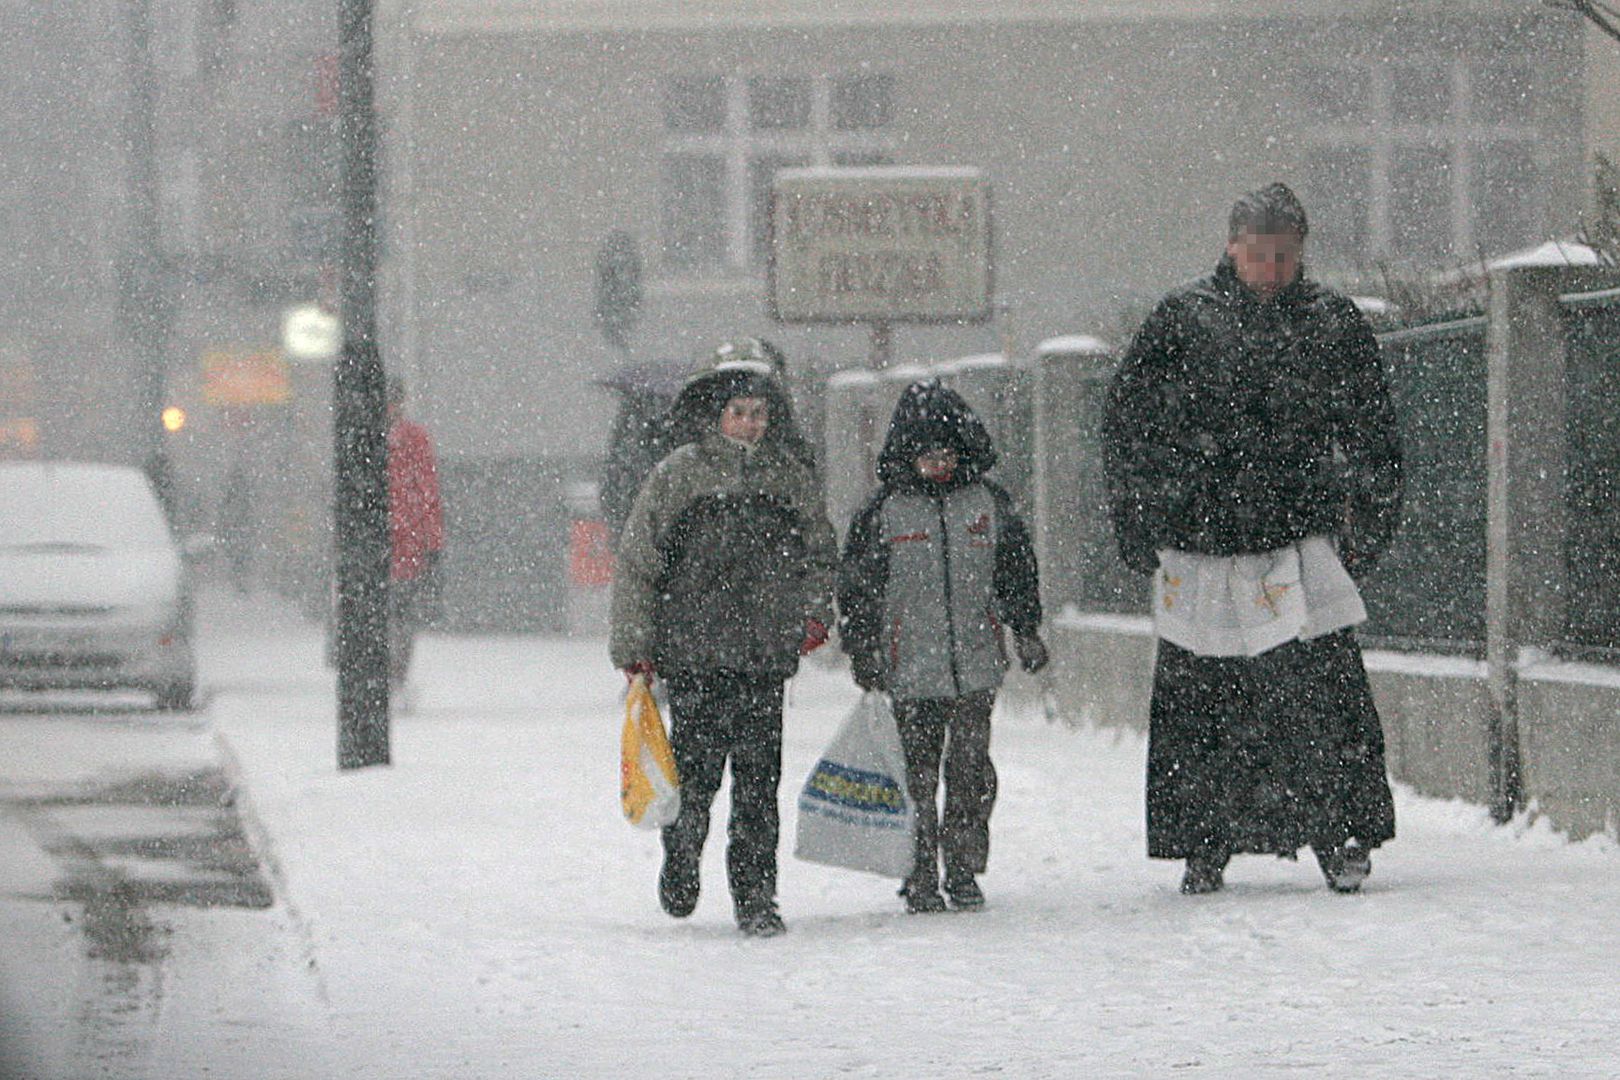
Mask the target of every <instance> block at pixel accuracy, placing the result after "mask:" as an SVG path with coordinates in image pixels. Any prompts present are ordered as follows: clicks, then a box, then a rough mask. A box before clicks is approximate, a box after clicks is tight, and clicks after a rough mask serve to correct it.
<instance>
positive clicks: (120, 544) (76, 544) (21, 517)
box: [0, 461, 197, 710]
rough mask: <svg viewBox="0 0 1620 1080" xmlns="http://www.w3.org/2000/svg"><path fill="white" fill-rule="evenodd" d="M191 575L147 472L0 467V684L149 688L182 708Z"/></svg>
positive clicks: (191, 669)
mask: <svg viewBox="0 0 1620 1080" xmlns="http://www.w3.org/2000/svg"><path fill="white" fill-rule="evenodd" d="M191 631H192V597H191V589H190V575H189V573H188V571H187V567H186V560H185V558H184V557H183V556H182V553H181V551H180V549H179V546H178V545H177V544H176V542H175V539H174V536H173V535H172V533H171V532H170V530H169V525H168V521H167V518H166V517H165V515H164V513H163V508H162V506H161V505H160V504H159V503H158V499H157V496H156V494H155V493H154V492H153V490H152V486H151V484H150V483H149V482H148V481H147V479H146V476H145V475H144V474H143V473H142V472H140V471H139V470H138V469H134V468H130V467H127V466H121V465H100V464H81V463H69V462H39V461H27V462H3V463H0V687H7V688H18V689H27V690H65V689H121V688H134V689H138V690H145V691H150V692H151V693H152V694H153V695H154V696H155V697H156V700H157V707H158V708H160V709H167V710H174V709H189V708H190V707H191V703H192V696H193V692H194V690H195V687H196V679H197V675H196V657H195V655H194V653H193V650H192V639H191Z"/></svg>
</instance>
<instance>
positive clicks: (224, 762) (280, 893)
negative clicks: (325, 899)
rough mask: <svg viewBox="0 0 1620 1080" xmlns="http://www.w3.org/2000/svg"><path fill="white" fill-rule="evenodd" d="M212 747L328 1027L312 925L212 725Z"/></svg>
mask: <svg viewBox="0 0 1620 1080" xmlns="http://www.w3.org/2000/svg"><path fill="white" fill-rule="evenodd" d="M212 734H213V737H214V746H215V748H216V749H217V750H218V751H219V756H220V769H221V772H222V773H223V774H224V776H225V780H226V783H227V784H229V786H230V793H231V802H232V806H233V808H234V809H235V811H236V816H237V820H238V821H239V822H240V824H241V826H242V834H243V835H244V836H246V837H247V841H248V843H249V844H250V845H251V846H252V848H253V853H254V855H256V856H258V859H259V862H260V864H262V865H263V866H264V868H265V870H266V871H267V872H268V873H269V875H270V881H271V887H272V888H273V889H274V891H275V895H276V899H277V900H278V901H280V903H281V904H282V906H283V907H285V908H286V910H287V917H288V919H289V920H290V921H291V923H292V927H293V932H294V933H295V934H296V935H297V937H298V943H299V951H300V952H301V953H302V955H303V959H304V970H306V971H307V972H308V973H309V975H310V978H311V979H312V980H313V981H314V983H315V996H316V997H317V999H319V1001H320V1003H321V1005H322V1007H323V1008H324V1010H325V1012H324V1015H325V1017H326V1020H327V1023H328V1025H329V1026H330V1024H331V1021H332V999H331V995H330V994H329V993H328V992H327V987H326V976H325V973H324V972H322V970H321V966H320V961H319V958H318V957H317V956H316V952H315V930H314V924H313V923H311V922H310V920H309V919H308V918H307V917H306V916H305V915H304V913H303V910H302V909H301V908H299V906H298V904H297V903H296V902H295V901H294V900H293V898H292V890H291V888H290V887H289V886H288V882H287V871H286V868H285V867H284V866H283V865H282V863H281V860H280V858H278V857H277V855H276V849H275V840H274V838H273V837H272V836H271V834H270V830H269V829H267V828H266V827H265V824H264V819H263V817H262V816H261V815H260V813H259V809H258V806H257V805H256V804H255V803H254V801H253V795H252V793H251V792H250V790H249V788H248V784H247V779H246V775H245V773H244V772H243V769H242V759H241V758H240V757H239V756H238V755H237V753H236V750H235V748H234V747H233V746H231V741H230V738H229V737H228V736H227V735H226V734H225V732H224V731H222V730H220V727H219V725H218V724H217V723H215V724H213V725H212Z"/></svg>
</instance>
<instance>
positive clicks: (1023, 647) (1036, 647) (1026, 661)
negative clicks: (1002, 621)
mask: <svg viewBox="0 0 1620 1080" xmlns="http://www.w3.org/2000/svg"><path fill="white" fill-rule="evenodd" d="M1013 647H1014V648H1016V649H1017V650H1018V665H1019V666H1020V667H1022V668H1023V669H1024V670H1025V671H1027V672H1029V673H1030V674H1031V675H1033V674H1035V673H1036V672H1037V671H1039V670H1041V669H1042V668H1044V667H1045V666H1046V665H1047V664H1048V663H1049V662H1050V661H1051V659H1052V656H1051V654H1050V653H1048V652H1047V651H1046V642H1044V641H1042V640H1041V635H1039V634H1017V635H1015V636H1014V637H1013Z"/></svg>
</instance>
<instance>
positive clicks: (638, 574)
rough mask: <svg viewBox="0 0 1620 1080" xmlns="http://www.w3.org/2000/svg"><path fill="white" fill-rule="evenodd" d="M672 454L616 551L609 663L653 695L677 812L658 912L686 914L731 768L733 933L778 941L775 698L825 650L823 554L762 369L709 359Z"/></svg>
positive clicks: (733, 357)
mask: <svg viewBox="0 0 1620 1080" xmlns="http://www.w3.org/2000/svg"><path fill="white" fill-rule="evenodd" d="M670 419H671V425H670V430H671V432H672V433H673V438H674V445H675V448H674V449H673V450H672V451H671V452H670V453H669V455H668V456H667V457H665V458H664V459H663V460H662V461H661V462H659V464H658V466H657V467H656V468H655V469H654V470H653V471H652V473H651V475H649V476H648V477H647V479H646V481H645V482H644V483H643V484H642V485H641V490H640V493H639V494H638V495H637V496H636V500H635V503H634V505H633V506H632V507H631V510H630V516H629V519H628V521H627V522H626V525H625V529H624V534H623V536H622V537H621V538H620V541H619V550H618V566H617V572H616V574H615V577H614V583H613V619H612V635H611V642H610V651H611V655H612V659H613V663H614V665H615V666H617V667H619V668H621V669H623V670H624V671H625V672H626V673H627V675H629V676H631V677H634V676H635V675H638V674H639V675H645V676H647V677H648V678H652V677H653V676H654V675H655V674H656V675H657V676H658V677H659V678H660V679H661V680H662V681H663V683H664V684H665V687H666V689H667V691H668V701H669V708H670V713H671V732H670V742H671V746H672V748H673V749H674V752H675V761H676V766H677V768H678V769H679V771H680V782H681V810H680V816H679V818H678V819H677V820H676V822H675V823H674V824H673V825H671V826H669V827H668V828H666V829H664V831H663V846H664V864H663V868H662V870H661V872H660V874H659V878H658V898H659V902H660V904H661V905H662V906H663V908H664V910H665V911H666V912H668V913H669V914H670V915H672V916H674V917H676V918H682V917H685V916H687V915H690V914H691V913H692V911H693V909H694V908H695V907H696V906H697V901H698V892H699V880H698V866H699V861H700V859H701V856H702V853H703V845H704V841H705V840H706V838H707V836H708V831H709V809H710V806H711V804H712V803H713V801H714V796H715V793H716V791H717V790H718V789H719V786H720V781H721V779H722V777H723V775H724V773H725V768H726V762H727V761H728V760H729V761H730V763H731V818H730V837H729V844H728V847H727V849H726V866H727V877H728V883H729V885H730V887H731V899H732V906H733V913H734V914H735V916H736V920H737V925H738V927H739V928H740V929H741V930H742V931H743V932H744V933H745V934H749V935H753V936H769V935H772V934H777V933H781V932H782V931H783V930H784V929H785V927H784V925H783V922H782V918H781V915H780V914H779V913H778V911H777V905H776V848H777V840H778V834H779V831H780V821H779V813H778V807H777V788H778V786H779V785H780V782H781V776H782V685H783V682H784V681H785V680H786V679H787V678H788V676H790V675H792V674H793V673H794V672H795V671H796V670H797V669H798V665H799V658H800V657H801V656H802V655H804V654H806V653H808V652H810V651H812V650H813V649H815V648H817V647H819V646H820V645H822V644H823V643H825V642H826V640H827V636H828V630H827V628H828V626H830V625H831V622H832V592H833V576H834V571H835V563H836V560H837V542H836V539H835V537H834V535H833V530H832V526H831V525H830V524H829V523H828V521H827V516H826V510H825V509H824V508H823V506H822V502H821V494H820V491H819V489H818V487H817V485H816V483H815V480H814V477H813V475H812V473H811V471H810V470H809V469H808V468H806V467H805V465H804V464H802V463H801V462H800V461H799V460H798V458H797V457H796V456H795V454H794V452H793V448H795V447H797V446H799V445H802V443H803V440H802V438H801V437H800V435H799V433H798V429H797V426H796V425H795V423H794V420H793V409H792V405H791V403H790V401H789V399H788V396H787V393H786V391H785V389H784V388H783V386H782V384H781V382H780V380H779V379H778V377H777V373H776V371H775V370H774V368H773V367H772V365H771V364H769V363H768V362H761V361H760V360H759V359H756V358H754V357H751V356H746V355H745V356H739V355H737V350H736V349H735V348H727V347H722V348H721V349H720V350H717V352H716V354H715V356H714V357H713V358H711V359H710V360H708V361H707V362H706V363H705V364H704V365H702V366H701V367H700V370H699V371H697V372H696V373H695V374H694V375H693V376H692V377H691V378H690V379H689V380H688V381H687V383H686V385H685V386H684V388H683V389H682V390H681V393H680V396H679V397H678V398H677V399H676V401H675V404H674V406H673V407H672V410H671V417H670Z"/></svg>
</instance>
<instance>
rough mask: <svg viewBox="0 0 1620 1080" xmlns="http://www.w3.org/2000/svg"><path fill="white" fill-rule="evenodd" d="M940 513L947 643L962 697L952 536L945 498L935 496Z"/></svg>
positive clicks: (953, 679)
mask: <svg viewBox="0 0 1620 1080" xmlns="http://www.w3.org/2000/svg"><path fill="white" fill-rule="evenodd" d="M934 509H935V510H937V511H938V512H939V564H940V567H941V568H942V569H943V570H944V573H945V641H946V644H947V645H949V646H950V650H951V686H952V687H953V688H954V689H955V690H956V696H957V697H961V696H962V676H961V674H960V673H959V672H958V671H957V670H956V608H955V606H954V605H953V604H952V603H951V534H950V530H949V529H948V528H947V527H946V525H945V496H944V495H936V496H934Z"/></svg>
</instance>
